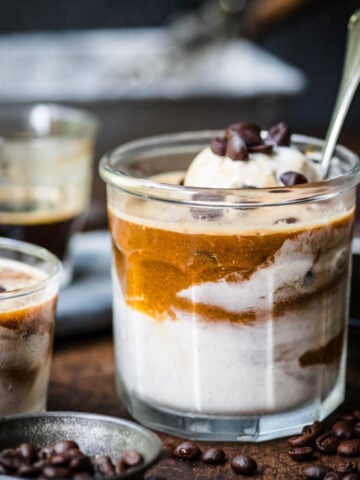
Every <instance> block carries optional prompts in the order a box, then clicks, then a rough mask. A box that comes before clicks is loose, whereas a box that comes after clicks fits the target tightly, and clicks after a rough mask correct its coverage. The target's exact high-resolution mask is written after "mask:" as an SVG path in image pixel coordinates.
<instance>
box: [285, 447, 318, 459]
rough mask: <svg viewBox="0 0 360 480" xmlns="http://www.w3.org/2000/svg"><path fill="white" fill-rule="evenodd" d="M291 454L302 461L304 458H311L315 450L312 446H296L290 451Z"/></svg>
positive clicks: (293, 457)
mask: <svg viewBox="0 0 360 480" xmlns="http://www.w3.org/2000/svg"><path fill="white" fill-rule="evenodd" d="M288 454H289V456H290V457H291V458H292V459H293V460H295V461H297V462H302V461H303V460H309V459H310V458H311V457H312V456H313V454H314V450H313V449H312V448H311V447H307V446H305V447H294V448H291V449H290V450H289V451H288Z"/></svg>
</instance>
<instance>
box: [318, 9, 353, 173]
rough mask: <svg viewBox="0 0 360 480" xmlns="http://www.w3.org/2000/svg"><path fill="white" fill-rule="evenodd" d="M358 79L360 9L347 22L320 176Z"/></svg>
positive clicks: (332, 148) (333, 146) (324, 169)
mask: <svg viewBox="0 0 360 480" xmlns="http://www.w3.org/2000/svg"><path fill="white" fill-rule="evenodd" d="M359 81H360V10H358V11H356V12H355V13H354V14H353V15H352V16H351V17H350V20H349V23H348V35H347V46H346V55H345V63H344V69H343V74H342V78H341V83H340V88H339V92H338V96H337V99H336V103H335V108H334V112H333V114H332V117H331V121H330V124H329V128H328V130H327V133H326V138H325V143H324V148H323V153H322V160H321V174H322V175H321V176H322V178H326V177H327V176H328V175H329V170H330V163H331V158H332V156H333V153H334V149H335V146H336V142H337V140H338V138H339V134H340V130H341V127H342V125H343V122H344V119H345V116H346V114H347V112H348V109H349V106H350V103H351V101H352V99H353V97H354V94H355V92H356V89H357V87H358V85H359Z"/></svg>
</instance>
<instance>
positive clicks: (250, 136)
mask: <svg viewBox="0 0 360 480" xmlns="http://www.w3.org/2000/svg"><path fill="white" fill-rule="evenodd" d="M234 133H235V134H237V135H238V136H239V137H241V139H242V140H243V141H244V143H245V145H246V146H248V147H249V146H254V145H260V144H262V143H263V140H262V138H261V136H260V127H259V125H257V124H256V123H252V122H238V123H233V124H232V125H229V126H228V127H227V129H226V132H225V134H226V137H227V138H230V137H231V136H232V135H233V134H234Z"/></svg>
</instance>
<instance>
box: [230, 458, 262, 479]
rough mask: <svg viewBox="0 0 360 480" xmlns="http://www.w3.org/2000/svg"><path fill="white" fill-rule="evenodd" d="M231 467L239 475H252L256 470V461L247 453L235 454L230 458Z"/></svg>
mask: <svg viewBox="0 0 360 480" xmlns="http://www.w3.org/2000/svg"><path fill="white" fill-rule="evenodd" d="M231 468H232V469H233V470H234V472H236V473H240V474H241V475H252V474H253V473H255V472H256V470H257V463H256V461H255V460H254V459H253V458H252V457H249V456H248V455H236V456H235V457H234V458H233V459H232V460H231Z"/></svg>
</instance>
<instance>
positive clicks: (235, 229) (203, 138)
mask: <svg viewBox="0 0 360 480" xmlns="http://www.w3.org/2000/svg"><path fill="white" fill-rule="evenodd" d="M222 134H223V132H220V131H211V132H209V131H205V132H194V133H182V134H174V135H166V136H158V137H153V138H148V139H143V140H139V141H135V142H132V143H129V144H126V145H124V146H122V147H120V148H118V149H117V150H115V151H114V152H112V153H111V154H109V155H107V156H105V157H104V158H103V159H102V162H101V165H100V173H101V175H102V178H103V179H104V180H105V182H106V183H107V199H108V200H107V202H108V213H109V225H110V232H111V237H112V242H113V267H112V268H113V295H114V303H113V305H114V342H115V353H116V381H117V388H118V392H119V394H120V395H121V397H122V399H123V400H124V402H125V404H126V406H127V408H128V409H129V411H130V412H131V414H132V415H133V416H134V417H135V418H136V419H138V420H139V421H140V422H142V423H144V424H145V425H148V426H150V427H152V428H155V429H159V430H162V431H166V432H170V433H172V434H176V435H180V436H184V437H188V438H192V439H202V440H210V439H211V440H215V439H216V440H227V441H234V440H240V441H241V440H246V441H261V440H268V439H272V438H277V437H281V436H286V435H290V434H294V433H296V432H299V431H300V430H301V428H302V427H303V426H304V425H305V424H308V423H311V422H312V421H314V420H315V419H318V420H322V419H323V418H324V417H326V416H327V415H328V414H330V413H331V412H332V411H333V410H334V409H335V408H336V407H337V406H338V405H339V404H340V403H341V402H342V401H343V399H344V385H345V358H346V339H347V319H348V296H349V275H350V268H349V264H350V259H351V240H352V230H353V219H354V208H355V189H356V185H357V183H358V181H359V175H360V173H359V172H360V168H359V159H358V157H357V156H356V155H355V154H354V153H352V152H351V151H349V150H347V149H346V148H344V147H342V146H338V147H337V149H336V153H335V157H334V159H333V172H334V178H332V179H330V180H326V181H319V182H316V183H308V184H301V185H296V186H294V187H276V188H259V189H253V188H242V189H216V188H194V187H186V186H183V185H182V179H183V177H184V171H185V170H186V168H187V167H188V166H189V163H190V162H191V160H192V159H193V158H194V157H195V156H196V154H197V153H199V151H200V150H202V149H203V148H205V147H207V146H208V145H209V144H210V140H211V138H213V137H221V135H222ZM292 144H293V145H294V146H295V147H297V148H299V149H300V150H302V151H303V152H304V153H305V154H306V155H307V156H309V157H311V158H312V159H314V161H319V159H320V158H321V150H322V146H323V142H322V141H321V140H319V139H315V138H310V137H306V136H300V135H293V136H292Z"/></svg>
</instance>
